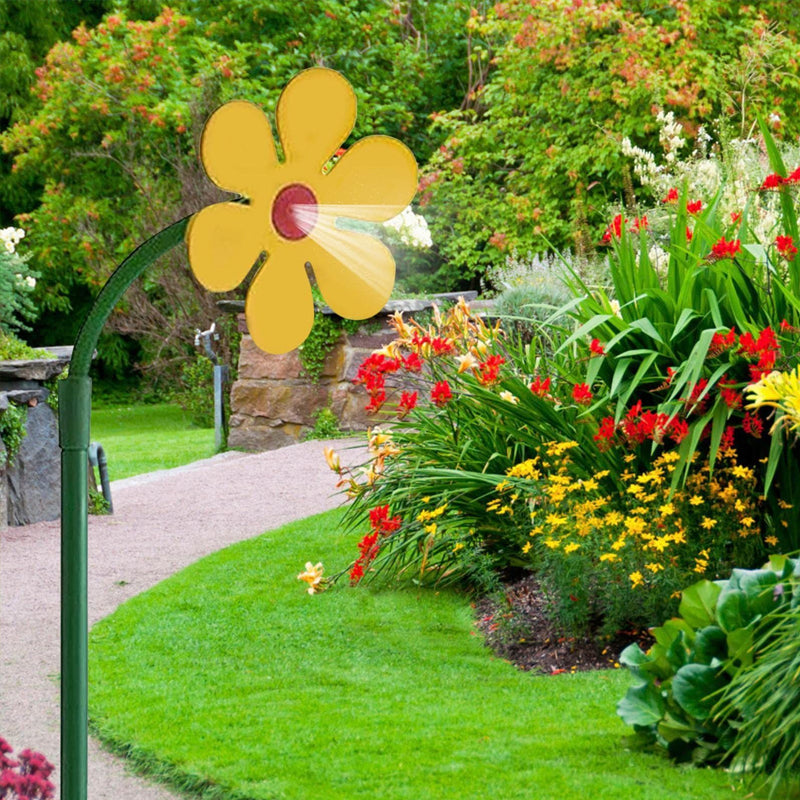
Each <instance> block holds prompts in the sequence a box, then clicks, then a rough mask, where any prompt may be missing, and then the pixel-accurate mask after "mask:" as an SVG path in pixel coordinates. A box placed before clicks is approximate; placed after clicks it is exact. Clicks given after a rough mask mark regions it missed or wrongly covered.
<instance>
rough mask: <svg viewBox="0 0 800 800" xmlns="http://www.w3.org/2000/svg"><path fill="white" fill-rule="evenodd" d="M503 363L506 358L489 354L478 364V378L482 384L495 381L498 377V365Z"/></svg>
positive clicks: (489, 383)
mask: <svg viewBox="0 0 800 800" xmlns="http://www.w3.org/2000/svg"><path fill="white" fill-rule="evenodd" d="M505 363H506V360H505V359H504V358H503V357H502V356H489V358H487V359H486V361H484V362H483V363H481V364H479V365H478V370H479V374H478V380H479V381H480V382H481V383H482V384H483V385H484V386H489V385H491V384H493V383H496V382H497V381H498V380H499V378H500V366H501V365H502V364H505Z"/></svg>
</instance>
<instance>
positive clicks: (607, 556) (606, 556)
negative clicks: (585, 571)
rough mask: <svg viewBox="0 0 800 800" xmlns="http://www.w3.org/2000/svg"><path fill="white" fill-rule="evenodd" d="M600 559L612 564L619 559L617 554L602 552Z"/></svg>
mask: <svg viewBox="0 0 800 800" xmlns="http://www.w3.org/2000/svg"><path fill="white" fill-rule="evenodd" d="M600 560H601V561H610V562H611V563H612V564H613V563H614V562H615V561H619V556H618V555H617V554H616V553H603V555H601V556H600Z"/></svg>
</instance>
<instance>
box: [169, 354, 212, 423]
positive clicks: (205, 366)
mask: <svg viewBox="0 0 800 800" xmlns="http://www.w3.org/2000/svg"><path fill="white" fill-rule="evenodd" d="M181 382H182V384H183V388H182V390H181V391H180V392H179V393H178V395H177V398H178V403H179V404H180V406H181V408H182V409H183V410H184V411H185V412H186V413H187V414H188V415H189V419H190V420H191V422H192V424H193V425H196V426H197V427H198V428H213V427H214V364H213V363H212V362H211V359H209V358H206V356H204V355H200V354H199V353H198V354H197V355H195V358H194V360H193V361H190V362H189V363H188V364H186V365H185V366H184V367H183V369H182V370H181Z"/></svg>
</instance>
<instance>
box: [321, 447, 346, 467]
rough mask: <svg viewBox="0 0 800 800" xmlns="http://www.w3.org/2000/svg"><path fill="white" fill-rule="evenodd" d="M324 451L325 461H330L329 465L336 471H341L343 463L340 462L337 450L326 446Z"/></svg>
mask: <svg viewBox="0 0 800 800" xmlns="http://www.w3.org/2000/svg"><path fill="white" fill-rule="evenodd" d="M322 452H323V453H325V461H327V462H328V467H329V468H330V469H332V470H333V471H334V472H340V471H341V469H342V465H341V463H340V462H339V456H338V455H337V453H336V451H335V450H334V449H333V448H332V447H326V448H324V450H323V451H322Z"/></svg>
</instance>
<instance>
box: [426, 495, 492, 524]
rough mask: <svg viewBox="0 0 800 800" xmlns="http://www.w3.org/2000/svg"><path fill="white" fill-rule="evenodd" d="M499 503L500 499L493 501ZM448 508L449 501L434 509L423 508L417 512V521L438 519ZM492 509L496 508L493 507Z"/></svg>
mask: <svg viewBox="0 0 800 800" xmlns="http://www.w3.org/2000/svg"><path fill="white" fill-rule="evenodd" d="M492 502H493V503H494V502H497V503H499V502H500V501H499V500H496V501H495V500H493V501H492ZM446 508H447V503H445V504H444V505H441V506H439V508H434V509H433V510H432V511H427V510H426V509H422V511H420V512H419V514H417V522H428V521H429V520H432V519H436V517H441V516H442V514H444V512H445V509H446ZM491 510H492V511H493V510H494V509H491Z"/></svg>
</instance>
